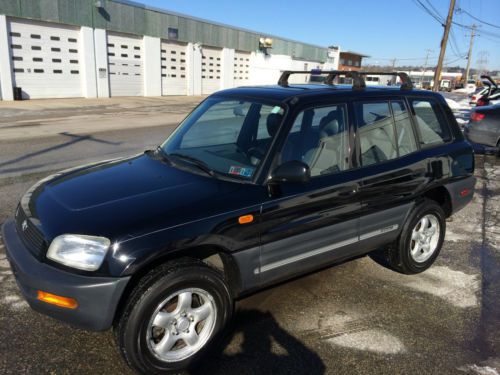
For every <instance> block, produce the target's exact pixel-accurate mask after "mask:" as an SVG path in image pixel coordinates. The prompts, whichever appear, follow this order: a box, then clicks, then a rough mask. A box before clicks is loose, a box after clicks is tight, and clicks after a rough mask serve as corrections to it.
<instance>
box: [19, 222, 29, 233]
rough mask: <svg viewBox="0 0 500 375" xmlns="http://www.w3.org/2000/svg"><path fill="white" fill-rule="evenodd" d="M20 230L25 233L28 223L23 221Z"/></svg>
mask: <svg viewBox="0 0 500 375" xmlns="http://www.w3.org/2000/svg"><path fill="white" fill-rule="evenodd" d="M21 229H22V230H23V232H25V231H26V229H28V221H27V220H24V221H23V223H22V224H21Z"/></svg>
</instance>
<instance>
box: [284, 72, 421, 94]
mask: <svg viewBox="0 0 500 375" xmlns="http://www.w3.org/2000/svg"><path fill="white" fill-rule="evenodd" d="M292 74H311V75H323V74H327V76H326V78H325V84H327V85H333V80H334V79H335V77H337V76H341V75H342V76H346V77H347V78H352V80H353V83H352V88H353V89H354V90H362V89H364V88H365V87H366V83H365V80H364V78H363V76H366V75H391V76H398V77H399V78H400V79H401V82H402V84H401V90H411V89H413V83H412V82H411V79H410V77H408V74H406V73H403V72H357V71H347V70H325V71H323V70H319V69H312V70H285V71H284V72H283V73H281V77H280V79H279V81H278V85H280V86H282V87H288V78H289V77H290V76H291V75H292Z"/></svg>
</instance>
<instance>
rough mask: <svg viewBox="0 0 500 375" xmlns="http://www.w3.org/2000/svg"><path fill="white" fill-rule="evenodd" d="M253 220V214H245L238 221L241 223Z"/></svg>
mask: <svg viewBox="0 0 500 375" xmlns="http://www.w3.org/2000/svg"><path fill="white" fill-rule="evenodd" d="M252 221H253V215H243V216H240V217H239V218H238V223H240V224H248V223H251V222H252Z"/></svg>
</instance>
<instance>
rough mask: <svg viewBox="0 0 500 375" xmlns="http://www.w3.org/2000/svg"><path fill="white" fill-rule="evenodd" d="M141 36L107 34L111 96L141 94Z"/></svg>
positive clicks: (142, 81)
mask: <svg viewBox="0 0 500 375" xmlns="http://www.w3.org/2000/svg"><path fill="white" fill-rule="evenodd" d="M142 57H143V46H142V38H139V37H133V36H125V35H117V34H111V33H110V34H108V64H109V90H110V95H111V96H142V95H143V93H144V76H143V71H142Z"/></svg>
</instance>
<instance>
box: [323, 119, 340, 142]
mask: <svg viewBox="0 0 500 375" xmlns="http://www.w3.org/2000/svg"><path fill="white" fill-rule="evenodd" d="M338 133H339V122H338V121H337V120H332V121H330V122H329V123H327V124H325V125H323V127H322V128H321V130H320V131H319V136H320V138H325V137H331V136H332V135H335V134H338Z"/></svg>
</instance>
